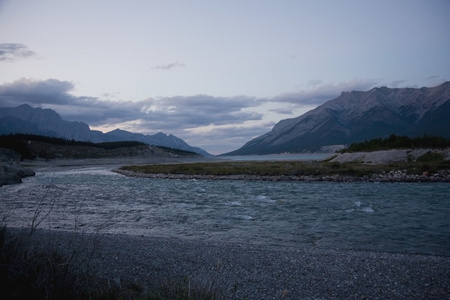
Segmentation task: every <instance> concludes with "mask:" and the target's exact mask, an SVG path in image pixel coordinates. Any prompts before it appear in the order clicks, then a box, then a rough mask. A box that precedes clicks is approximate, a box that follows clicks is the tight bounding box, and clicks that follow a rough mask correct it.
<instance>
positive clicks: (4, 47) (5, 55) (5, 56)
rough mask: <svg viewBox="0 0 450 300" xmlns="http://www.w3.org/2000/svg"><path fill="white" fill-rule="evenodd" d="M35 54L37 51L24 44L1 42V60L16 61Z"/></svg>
mask: <svg viewBox="0 0 450 300" xmlns="http://www.w3.org/2000/svg"><path fill="white" fill-rule="evenodd" d="M35 54H36V53H35V52H33V51H31V50H29V49H28V47H27V46H25V45H23V44H13V43H6V44H0V61H14V60H17V59H20V58H26V57H30V56H33V55H35Z"/></svg>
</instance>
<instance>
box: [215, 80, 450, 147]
mask: <svg viewBox="0 0 450 300" xmlns="http://www.w3.org/2000/svg"><path fill="white" fill-rule="evenodd" d="M391 134H396V135H406V136H410V137H416V136H422V135H425V134H426V135H433V136H441V137H444V138H450V82H445V83H443V84H441V85H439V86H436V87H431V88H426V87H424V88H418V89H416V88H387V87H380V88H373V89H371V90H369V91H366V92H361V91H352V92H343V93H341V95H340V96H339V97H337V98H335V99H333V100H329V101H327V102H325V103H324V104H322V105H320V106H318V107H317V108H315V109H313V110H311V111H309V112H307V113H305V114H303V115H301V116H299V117H296V118H292V119H285V120H282V121H280V122H278V123H277V124H276V125H275V126H274V127H273V129H272V130H271V131H270V132H268V133H266V134H264V135H262V136H260V137H257V138H255V139H253V140H251V141H249V142H247V143H246V144H245V145H244V146H243V147H241V148H240V149H238V150H235V151H232V152H229V153H226V154H223V155H255V154H259V155H261V154H273V153H284V152H290V153H301V152H314V151H320V150H321V149H322V150H323V149H324V148H328V149H330V148H332V147H330V146H332V145H348V144H351V143H355V142H362V141H365V140H370V139H373V138H386V137H388V136H390V135H391Z"/></svg>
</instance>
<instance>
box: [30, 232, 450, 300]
mask: <svg viewBox="0 0 450 300" xmlns="http://www.w3.org/2000/svg"><path fill="white" fill-rule="evenodd" d="M34 237H35V238H36V239H37V240H38V241H40V243H41V244H43V245H46V246H48V247H51V248H53V249H59V251H69V252H71V251H73V249H78V250H77V251H79V252H80V253H82V251H80V249H84V251H86V252H89V253H91V254H92V256H91V257H90V262H89V264H90V268H91V272H93V273H95V274H97V275H98V276H100V277H101V278H103V279H106V280H108V281H110V282H115V283H118V282H120V283H122V284H125V283H127V282H128V283H135V284H137V285H139V286H141V287H143V288H144V291H145V289H151V288H152V287H154V286H156V285H158V284H161V282H164V281H166V280H175V281H183V280H186V279H188V280H189V284H190V286H192V287H195V286H200V287H203V288H205V287H209V286H212V287H213V288H214V289H218V290H220V291H221V292H222V293H223V295H224V296H225V297H224V299H450V257H448V256H447V257H444V256H429V255H412V254H395V253H382V252H364V251H352V250H337V249H321V248H317V247H295V248H294V247H275V246H261V245H252V244H233V243H211V242H204V241H199V240H185V239H173V238H153V237H143V236H128V235H108V234H79V233H70V232H64V231H47V230H38V231H37V232H36V233H35V235H34ZM88 249H90V250H88ZM92 249H93V250H92Z"/></svg>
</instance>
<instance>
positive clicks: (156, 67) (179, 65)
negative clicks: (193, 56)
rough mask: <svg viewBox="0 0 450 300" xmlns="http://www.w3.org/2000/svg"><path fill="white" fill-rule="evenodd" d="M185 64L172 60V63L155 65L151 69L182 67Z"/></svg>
mask: <svg viewBox="0 0 450 300" xmlns="http://www.w3.org/2000/svg"><path fill="white" fill-rule="evenodd" d="M185 66H186V65H185V64H181V63H179V62H174V63H171V64H166V65H157V66H154V67H152V69H153V70H170V69H173V68H182V67H185Z"/></svg>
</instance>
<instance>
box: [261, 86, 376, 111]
mask: <svg viewBox="0 0 450 300" xmlns="http://www.w3.org/2000/svg"><path fill="white" fill-rule="evenodd" d="M377 83H378V81H376V80H352V81H346V82H341V83H338V84H333V83H324V82H323V81H322V80H310V81H309V82H308V84H307V89H302V90H298V91H295V92H290V93H283V94H280V95H278V96H275V97H273V98H270V99H268V101H270V102H277V103H290V104H295V105H300V106H304V105H321V104H323V103H325V102H326V101H328V100H331V99H334V98H336V97H338V96H339V95H340V94H341V92H346V91H355V90H357V91H366V90H368V89H371V88H373V87H374V86H375V85H376V84H377Z"/></svg>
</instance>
